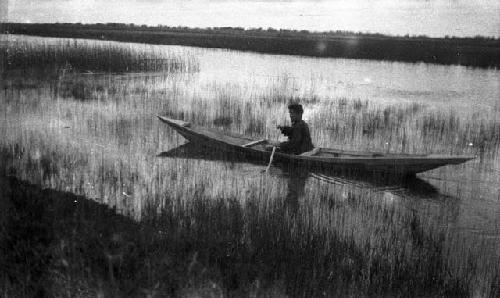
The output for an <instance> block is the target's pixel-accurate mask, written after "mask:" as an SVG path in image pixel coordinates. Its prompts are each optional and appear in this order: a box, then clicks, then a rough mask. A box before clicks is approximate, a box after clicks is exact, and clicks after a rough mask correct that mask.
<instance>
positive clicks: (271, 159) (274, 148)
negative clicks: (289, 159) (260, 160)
mask: <svg viewBox="0 0 500 298" xmlns="http://www.w3.org/2000/svg"><path fill="white" fill-rule="evenodd" d="M274 152H276V147H275V146H273V151H272V152H271V157H270V158H269V164H268V165H267V168H266V172H269V168H270V167H271V164H272V163H273V157H274Z"/></svg>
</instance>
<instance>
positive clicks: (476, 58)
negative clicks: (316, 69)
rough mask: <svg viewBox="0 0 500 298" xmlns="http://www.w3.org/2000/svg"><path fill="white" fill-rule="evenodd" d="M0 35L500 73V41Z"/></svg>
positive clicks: (66, 30) (213, 33)
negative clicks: (168, 46)
mask: <svg viewBox="0 0 500 298" xmlns="http://www.w3.org/2000/svg"><path fill="white" fill-rule="evenodd" d="M0 32H2V33H5V34H25V35H35V36H42V37H61V38H85V39H98V40H111V41H121V42H136V43H146V44H157V45H183V46H194V47H201V48H225V49H232V50H239V51H247V52H257V53H265V54H280V55H300V56H309V57H322V58H347V59H369V60H381V61H397V62H411V63H420V62H423V63H432V64H442V65H461V66H471V67H479V68H493V69H498V68H499V67H500V39H496V38H489V37H474V38H456V37H445V38H430V37H425V36H418V37H410V36H403V37H401V36H387V35H382V34H364V33H353V32H341V31H336V32H322V33H317V32H309V31H304V30H302V31H295V30H275V29H267V30H263V29H260V28H259V29H247V30H245V29H243V28H232V27H223V28H207V29H199V28H194V29H193V28H186V27H164V26H161V27H148V26H144V25H143V26H135V25H133V24H115V23H109V24H73V23H64V24H57V23H56V24H22V23H4V24H2V25H1V28H0Z"/></svg>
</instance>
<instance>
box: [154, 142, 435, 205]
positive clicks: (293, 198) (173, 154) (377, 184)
mask: <svg viewBox="0 0 500 298" xmlns="http://www.w3.org/2000/svg"><path fill="white" fill-rule="evenodd" d="M158 157H161V158H188V159H201V160H210V161H221V162H230V163H253V164H257V165H262V164H261V163H256V162H254V161H253V160H251V159H248V158H245V157H244V156H242V155H240V154H237V153H232V152H221V151H214V150H213V149H210V148H208V147H206V146H203V145H200V144H195V143H192V142H188V143H185V144H183V145H180V146H178V147H175V148H173V149H171V150H169V151H164V152H161V153H159V154H158ZM274 166H275V168H277V169H278V171H272V173H273V174H276V173H278V174H277V175H279V176H281V177H283V178H285V179H286V180H288V189H287V195H286V202H287V204H290V205H294V204H297V202H298V198H299V197H301V196H303V195H304V191H305V185H306V181H307V179H313V180H316V181H319V182H322V183H326V184H335V185H346V186H351V187H358V188H370V189H372V190H375V191H379V192H387V193H392V194H393V195H397V196H406V197H409V196H411V197H416V198H424V199H437V198H439V199H443V196H441V195H440V194H439V191H438V190H437V189H436V187H434V186H433V185H432V184H430V183H428V182H427V181H425V180H423V179H420V178H418V177H411V178H406V179H403V180H402V179H401V178H400V177H395V176H391V175H386V176H384V175H378V174H377V175H375V174H373V175H369V174H367V175H363V176H354V175H340V174H339V173H338V172H337V171H334V170H331V171H329V170H325V169H306V168H302V167H298V166H290V165H284V164H275V165H274ZM263 168H264V166H263Z"/></svg>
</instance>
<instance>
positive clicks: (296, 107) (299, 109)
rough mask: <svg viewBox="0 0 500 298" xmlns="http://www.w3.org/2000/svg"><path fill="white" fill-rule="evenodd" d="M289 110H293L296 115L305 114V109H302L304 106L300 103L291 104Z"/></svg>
mask: <svg viewBox="0 0 500 298" xmlns="http://www.w3.org/2000/svg"><path fill="white" fill-rule="evenodd" d="M288 109H289V110H292V111H294V112H296V113H300V114H302V113H304V109H303V108H302V105H301V104H298V103H292V104H289V105H288Z"/></svg>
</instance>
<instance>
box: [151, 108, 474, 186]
mask: <svg viewBox="0 0 500 298" xmlns="http://www.w3.org/2000/svg"><path fill="white" fill-rule="evenodd" d="M158 118H159V119H160V120H161V121H162V122H164V123H166V124H168V125H169V126H170V127H172V128H173V129H175V130H176V131H177V132H178V133H180V134H181V135H182V136H183V137H184V138H186V139H187V140H189V141H192V142H195V143H198V144H201V145H204V146H206V147H208V148H211V149H213V150H219V151H223V152H230V153H236V154H241V155H243V156H244V157H246V158H251V159H254V160H257V161H261V162H263V163H266V162H268V161H269V158H270V155H271V152H269V151H266V150H265V147H264V146H265V143H263V142H259V141H257V140H255V139H252V138H249V137H246V136H243V135H240V134H235V133H230V132H226V131H220V130H217V129H210V128H205V127H200V126H195V125H192V124H190V123H189V122H185V121H181V120H174V119H170V118H166V117H161V116H158ZM248 144H253V145H251V146H248ZM473 158H474V157H473V156H448V155H435V154H431V155H414V154H385V153H378V152H357V151H345V150H336V149H329V148H317V149H315V150H314V151H312V152H309V153H305V154H303V155H291V154H284V153H280V152H276V153H275V155H274V160H275V161H276V162H280V163H286V164H294V165H300V166H304V167H309V168H323V169H329V170H338V171H348V172H360V173H367V172H377V173H387V174H391V175H402V176H408V175H413V174H415V173H420V172H424V171H428V170H431V169H435V168H437V167H441V166H444V165H449V164H460V163H464V162H466V161H468V160H471V159H473Z"/></svg>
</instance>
